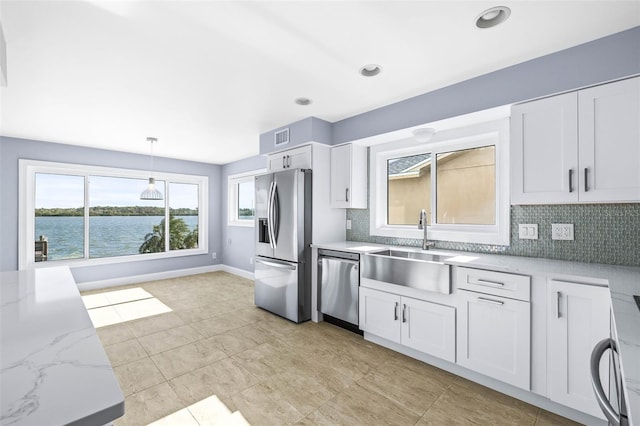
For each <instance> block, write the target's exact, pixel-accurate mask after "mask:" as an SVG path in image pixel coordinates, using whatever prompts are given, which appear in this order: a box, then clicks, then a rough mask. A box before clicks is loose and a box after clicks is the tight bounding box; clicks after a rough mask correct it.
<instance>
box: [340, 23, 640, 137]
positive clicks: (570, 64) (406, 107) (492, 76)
mask: <svg viewBox="0 0 640 426" xmlns="http://www.w3.org/2000/svg"><path fill="white" fill-rule="evenodd" d="M533 42H535V41H533ZM638 73H640V26H639V27H635V28H632V29H630V30H627V31H623V32H620V33H617V34H613V35H611V36H608V37H604V38H601V39H598V40H595V41H592V42H589V43H585V44H582V45H578V46H574V47H571V48H569V49H566V50H562V51H559V52H556V53H553V54H550V55H546V56H542V57H540V58H536V59H533V60H530V61H527V62H523V63H520V64H517V65H514V66H511V67H508V68H504V69H501V70H498V71H495V72H492V73H489V74H485V75H482V76H479V77H476V78H472V79H470V80H466V81H463V82H461V83H457V84H454V85H451V86H447V87H444V88H442V89H439V90H434V91H432V92H429V93H425V94H423V95H420V96H416V97H414V98H410V99H407V100H404V101H401V102H397V103H394V104H391V105H388V106H384V107H382V108H378V109H375V110H372V111H369V112H366V113H363V114H360V115H356V116H354V117H349V118H346V119H344V120H341V121H337V122H335V123H333V144H338V143H343V142H348V141H352V140H356V139H361V138H364V137H368V136H373V135H378V134H381V133H387V132H391V131H394V130H399V129H404V128H407V127H412V126H417V125H420V124H425V123H429V122H433V121H437V120H441V119H445V118H449V117H455V116H458V115H463V114H467V113H470V112H474V111H481V110H484V109H487V108H493V107H497V106H501V105H507V104H511V103H516V102H521V101H524V100H527V99H533V98H537V97H541V96H546V95H550V94H553V93H558V92H563V91H568V90H572V89H577V88H579V87H583V86H588V85H593V84H597V83H601V82H604V81H608V80H615V79H619V78H621V77H625V76H630V75H634V74H638Z"/></svg>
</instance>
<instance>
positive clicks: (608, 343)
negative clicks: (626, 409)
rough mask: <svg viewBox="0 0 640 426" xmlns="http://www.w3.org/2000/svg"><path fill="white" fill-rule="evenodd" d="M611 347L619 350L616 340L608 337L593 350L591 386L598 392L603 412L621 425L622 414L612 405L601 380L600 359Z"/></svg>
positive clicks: (612, 349)
mask: <svg viewBox="0 0 640 426" xmlns="http://www.w3.org/2000/svg"><path fill="white" fill-rule="evenodd" d="M608 349H611V351H613V352H616V353H617V352H618V351H617V348H616V342H615V341H614V340H613V339H611V338H608V337H607V338H606V339H603V340H601V341H600V342H598V344H596V346H595V347H594V348H593V352H591V362H590V367H591V386H592V387H593V390H594V392H595V394H596V399H597V400H598V405H599V406H600V408H601V409H602V412H603V413H604V415H605V416H606V417H607V419H608V420H609V422H610V424H611V425H616V426H617V425H620V420H621V419H620V417H621V416H620V414H618V413H617V412H616V410H615V409H614V408H613V407H612V406H611V403H610V402H609V399H608V398H607V395H606V394H605V391H604V389H603V387H602V381H601V380H600V359H601V358H602V356H603V355H604V353H605V352H606V351H607V350H608Z"/></svg>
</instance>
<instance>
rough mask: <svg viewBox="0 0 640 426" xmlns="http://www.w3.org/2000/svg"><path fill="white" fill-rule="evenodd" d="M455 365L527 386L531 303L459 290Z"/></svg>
mask: <svg viewBox="0 0 640 426" xmlns="http://www.w3.org/2000/svg"><path fill="white" fill-rule="evenodd" d="M458 297H459V305H458V313H459V318H458V333H457V335H458V364H460V365H462V366H463V367H466V368H468V369H470V370H473V371H477V372H478V373H481V374H485V375H487V376H490V377H493V378H495V379H498V380H501V381H503V382H505V383H509V384H511V385H514V386H517V387H519V388H522V389H526V390H529V389H530V387H531V379H530V378H531V304H530V303H529V302H526V301H522V300H514V299H509V298H506V297H500V296H495V295H486V294H482V293H476V292H472V291H467V290H459V291H458Z"/></svg>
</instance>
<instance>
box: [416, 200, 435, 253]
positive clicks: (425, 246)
mask: <svg viewBox="0 0 640 426" xmlns="http://www.w3.org/2000/svg"><path fill="white" fill-rule="evenodd" d="M418 229H424V235H423V237H422V250H429V247H431V246H432V245H433V242H431V241H429V240H428V238H427V211H426V210H425V209H422V210H420V219H419V220H418Z"/></svg>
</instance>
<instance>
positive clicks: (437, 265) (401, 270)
mask: <svg viewBox="0 0 640 426" xmlns="http://www.w3.org/2000/svg"><path fill="white" fill-rule="evenodd" d="M447 257H449V256H443V255H439V254H433V253H422V252H412V251H402V250H383V251H378V252H373V253H367V254H365V255H364V256H363V268H362V276H363V277H364V278H370V279H372V280H377V281H383V282H387V283H391V284H396V285H401V286H405V287H411V288H417V289H420V290H427V291H433V292H437V293H443V294H451V266H449V265H446V264H445V263H444V260H445V259H446V258H447Z"/></svg>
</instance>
